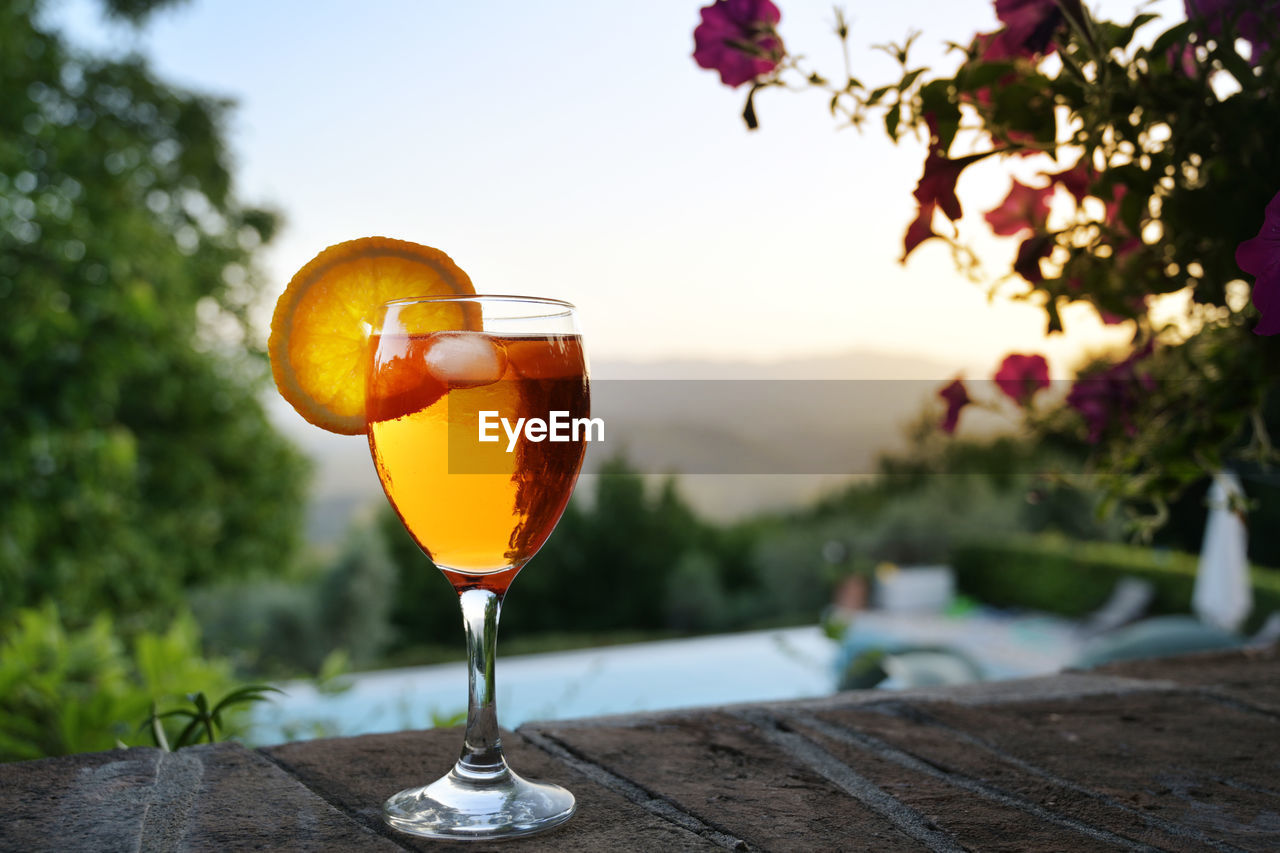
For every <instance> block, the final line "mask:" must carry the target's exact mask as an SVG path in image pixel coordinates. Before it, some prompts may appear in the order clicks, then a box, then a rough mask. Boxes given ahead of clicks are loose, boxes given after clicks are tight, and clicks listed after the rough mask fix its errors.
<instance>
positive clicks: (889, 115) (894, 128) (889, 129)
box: [884, 106, 902, 142]
mask: <svg viewBox="0 0 1280 853" xmlns="http://www.w3.org/2000/svg"><path fill="white" fill-rule="evenodd" d="M901 120H902V110H901V109H899V108H898V107H896V106H895V107H892V108H891V109H888V110H886V111H885V114H884V132H885V133H887V134H889V138H890V139H892V140H893V141H894V142H897V141H898V122H900V121H901Z"/></svg>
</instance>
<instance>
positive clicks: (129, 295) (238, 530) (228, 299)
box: [0, 0, 304, 630]
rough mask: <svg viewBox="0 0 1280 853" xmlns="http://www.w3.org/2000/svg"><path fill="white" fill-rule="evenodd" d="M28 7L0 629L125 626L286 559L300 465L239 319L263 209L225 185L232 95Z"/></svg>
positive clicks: (1, 200)
mask: <svg viewBox="0 0 1280 853" xmlns="http://www.w3.org/2000/svg"><path fill="white" fill-rule="evenodd" d="M134 5H137V4H134ZM40 12H41V4H40V3H39V2H35V0H18V2H12V3H6V4H4V5H3V6H2V7H0V359H2V360H3V363H4V365H5V369H4V370H3V372H0V413H2V415H0V494H3V495H4V511H3V513H0V619H11V618H13V611H14V610H15V609H16V608H19V607H22V606H24V605H28V604H35V603H38V602H40V601H42V600H45V599H56V600H57V601H58V602H59V608H60V611H61V613H62V617H63V618H64V619H66V620H67V621H68V622H69V623H71V624H72V625H84V624H87V623H88V622H89V621H90V620H91V619H92V618H93V617H94V615H95V614H97V613H99V612H103V611H105V612H109V613H114V614H117V615H118V616H119V618H120V623H119V625H118V627H120V628H122V629H125V630H130V629H132V628H133V627H135V626H134V624H133V623H134V622H135V621H137V622H138V623H140V624H144V625H152V626H154V625H157V624H160V623H162V622H163V621H164V620H165V618H166V617H165V616H164V615H163V614H164V610H163V609H162V606H172V605H174V604H175V603H176V602H178V601H179V600H180V597H181V591H182V589H183V588H184V587H186V586H187V585H189V584H192V583H195V582H199V581H207V580H210V579H213V578H219V577H226V576H230V575H245V574H249V573H251V572H255V571H261V572H272V571H276V570H278V568H279V567H281V566H283V565H286V564H287V563H288V561H289V560H290V559H291V557H292V554H293V552H294V549H295V547H296V545H297V531H298V522H299V520H300V515H299V513H300V508H301V487H302V484H303V476H304V466H303V463H302V461H301V459H300V457H299V455H298V454H297V453H296V452H295V451H294V450H293V449H292V447H290V446H289V445H288V444H286V443H285V442H284V441H283V440H282V439H281V438H280V437H279V436H277V434H276V433H275V432H274V431H273V430H272V428H271V427H270V425H269V424H268V423H267V420H266V418H265V417H264V415H263V411H262V406H261V404H260V403H259V400H258V393H259V391H260V390H261V388H262V378H263V377H264V375H265V373H264V364H265V362H264V360H263V359H262V358H261V355H260V353H259V351H258V347H257V342H255V341H254V340H253V339H252V336H250V335H249V334H248V331H247V325H246V318H247V312H248V310H249V307H250V305H251V304H252V303H253V301H254V299H255V298H256V294H257V280H256V277H255V276H256V274H255V269H254V264H253V250H254V248H255V247H257V246H259V245H261V244H262V243H263V242H264V241H266V240H268V239H270V237H271V234H272V232H273V230H274V228H275V217H274V216H273V215H271V214H269V213H267V212H265V211H262V210H257V209H253V208H250V207H246V206H244V205H243V204H241V203H240V202H239V201H238V200H237V199H236V197H235V195H234V193H233V191H232V181H231V176H230V172H229V168H228V158H227V153H226V151H225V147H224V143H223V119H224V115H225V113H226V110H227V109H228V107H229V104H228V103H227V102H225V101H220V100H217V99H214V98H210V97H206V96H201V95H196V94H193V93H189V92H184V91H181V90H179V89H176V88H174V87H172V86H169V85H167V84H165V83H164V82H163V81H160V80H157V79H156V78H155V77H154V76H153V75H152V73H151V72H150V71H149V69H148V68H147V65H146V63H145V62H144V61H143V60H142V59H140V58H138V57H126V58H123V59H102V58H96V57H91V56H86V55H83V54H82V53H80V52H78V51H77V50H75V49H73V48H71V47H70V46H68V45H67V44H66V43H65V42H64V41H63V40H62V39H61V38H60V37H59V36H58V35H57V34H55V33H51V32H48V31H46V30H44V29H42V27H41V24H40V20H41V18H40Z"/></svg>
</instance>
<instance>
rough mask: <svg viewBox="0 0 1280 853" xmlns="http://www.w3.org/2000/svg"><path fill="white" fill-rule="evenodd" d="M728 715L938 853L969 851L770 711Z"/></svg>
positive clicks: (738, 710)
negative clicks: (783, 724) (788, 728)
mask: <svg viewBox="0 0 1280 853" xmlns="http://www.w3.org/2000/svg"><path fill="white" fill-rule="evenodd" d="M728 713H730V714H732V715H733V716H734V717H737V718H738V719H740V720H743V721H744V722H747V723H750V724H751V725H752V726H755V728H756V729H757V730H758V731H759V732H760V733H761V734H762V735H763V736H764V738H765V740H767V741H768V742H769V743H771V744H773V745H774V746H776V747H778V748H779V749H781V750H782V751H783V752H785V753H786V754H787V755H788V756H790V757H791V758H794V759H795V760H797V761H799V762H800V763H801V764H803V765H805V766H806V767H808V768H809V769H810V770H812V771H814V772H815V773H817V774H818V775H820V776H822V777H823V778H824V779H826V780H827V781H828V782H831V783H832V784H833V785H835V786H836V787H838V788H839V789H840V790H842V791H844V792H845V793H846V794H848V795H849V796H851V797H853V798H854V799H855V800H857V801H858V802H860V803H862V804H863V805H864V806H866V807H867V808H869V809H871V810H872V811H873V812H875V813H876V814H878V815H880V816H881V817H883V818H884V819H885V820H887V821H889V823H891V824H893V826H894V827H895V828H896V829H898V830H899V831H900V832H902V833H903V834H905V835H907V836H910V837H911V838H914V839H915V840H916V841H919V842H920V843H921V844H923V845H925V846H926V847H928V848H929V849H930V850H932V851H934V852H935V853H960V851H966V850H968V849H969V848H967V847H964V846H962V845H961V844H959V843H958V842H957V841H956V840H955V838H954V837H952V836H951V835H950V834H948V833H946V832H943V831H942V830H939V829H937V828H935V827H934V826H932V825H931V823H930V821H929V820H928V819H927V818H926V817H925V816H924V815H922V814H920V812H918V811H916V810H915V809H913V808H912V807H911V806H908V805H907V804H906V803H904V802H902V801H901V800H899V799H897V798H896V797H894V796H893V795H892V794H889V793H888V792H886V791H885V790H884V789H883V788H881V787H880V786H879V785H876V784H875V783H874V782H872V781H871V780H869V779H867V778H866V777H865V776H863V775H861V774H860V773H858V772H857V771H856V770H854V769H853V768H852V767H850V766H849V765H847V764H845V763H844V762H843V761H841V760H840V759H838V758H836V757H835V756H834V755H832V754H831V753H830V752H827V750H825V749H823V748H822V747H821V746H820V745H819V744H816V743H814V742H813V741H811V740H809V739H808V738H806V737H805V736H804V735H802V734H800V733H798V732H793V731H785V730H783V729H782V728H781V727H780V726H779V725H778V720H777V719H776V718H775V717H773V716H771V715H769V714H768V713H767V712H764V711H755V710H747V709H737V710H733V711H729V712H728Z"/></svg>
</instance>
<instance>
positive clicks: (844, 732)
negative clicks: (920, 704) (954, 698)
mask: <svg viewBox="0 0 1280 853" xmlns="http://www.w3.org/2000/svg"><path fill="white" fill-rule="evenodd" d="M793 719H794V720H796V721H797V722H799V723H800V724H802V725H805V726H808V727H810V728H812V729H814V730H815V731H817V732H820V733H821V734H823V735H825V736H826V737H829V738H831V739H833V740H836V741H839V742H840V743H844V744H846V745H848V746H852V747H854V748H856V749H860V750H863V751H864V752H869V753H871V754H873V755H876V756H878V757H880V758H883V759H885V760H887V761H891V762H893V763H894V764H897V765H898V766H899V767H905V768H907V769H908V770H913V771H915V772H917V773H921V774H924V775H926V776H931V777H933V778H935V779H939V780H941V781H942V782H945V783H946V784H948V785H950V786H952V787H955V788H960V789H962V790H964V791H968V792H970V793H973V794H978V795H979V796H982V797H986V798H987V799H989V800H992V801H993V802H996V803H999V804H1000V805H1002V806H1006V807H1008V808H1014V809H1017V810H1019V811H1022V812H1025V813H1026V814H1029V815H1031V816H1033V817H1036V818H1039V819H1040V820H1043V821H1048V822H1049V823H1053V824H1056V825H1058V826H1062V827H1065V828H1067V829H1070V830H1073V831H1075V832H1078V833H1080V834H1081V835H1084V836H1086V837H1088V838H1090V839H1092V840H1094V841H1101V842H1105V843H1107V844H1112V845H1116V846H1118V847H1123V848H1124V849H1126V850H1135V851H1142V853H1158V851H1159V849H1160V848H1158V847H1152V846H1151V845H1149V844H1144V843H1142V842H1140V841H1135V840H1134V839H1132V838H1127V837H1125V836H1123V835H1119V834H1117V833H1114V832H1112V831H1111V830H1109V829H1102V828H1101V827H1096V826H1091V825H1089V824H1087V823H1085V822H1084V821H1081V820H1078V819H1076V818H1073V817H1070V816H1068V815H1064V814H1059V813H1058V812H1054V811H1051V810H1049V809H1047V808H1045V807H1044V806H1041V805H1039V804H1038V803H1033V802H1031V801H1030V800H1026V799H1024V798H1022V797H1019V796H1017V795H1015V794H1012V793H1009V792H1008V791H1004V790H1001V789H1000V788H997V787H996V786H994V785H989V784H987V783H986V782H983V781H981V780H979V779H975V778H974V777H972V776H968V775H965V774H963V773H956V772H954V771H944V770H942V769H941V768H939V767H937V766H935V765H933V764H931V763H930V762H928V761H926V760H924V759H922V758H919V757H917V756H915V755H912V754H911V753H909V752H906V751H904V750H901V749H898V748H897V747H895V746H891V745H890V744H888V743H885V742H884V741H882V740H880V739H879V738H875V737H872V736H871V735H866V734H862V733H861V732H854V731H851V730H849V729H845V728H841V727H839V726H835V725H832V724H830V723H826V722H824V721H822V720H820V719H818V718H817V717H813V716H810V715H808V714H796V715H795V716H794V717H793ZM775 722H777V723H778V724H781V723H782V721H781V720H777V721H775ZM801 737H803V735H801ZM806 739H807V738H806Z"/></svg>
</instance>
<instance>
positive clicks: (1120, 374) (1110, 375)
mask: <svg viewBox="0 0 1280 853" xmlns="http://www.w3.org/2000/svg"><path fill="white" fill-rule="evenodd" d="M1151 351H1152V346H1151V344H1150V343H1148V344H1147V345H1146V346H1144V347H1142V348H1141V349H1138V350H1135V351H1134V352H1133V353H1132V354H1131V355H1130V356H1129V357H1128V358H1126V359H1125V360H1124V361H1121V362H1117V363H1116V364H1113V365H1111V366H1110V367H1108V368H1105V369H1103V370H1100V371H1098V372H1097V373H1093V374H1091V375H1089V376H1078V377H1076V381H1075V382H1074V383H1073V384H1072V385H1071V391H1070V393H1068V394H1067V405H1068V406H1070V407H1071V408H1073V409H1075V410H1076V411H1077V412H1079V413H1080V415H1081V417H1083V418H1084V421H1085V424H1086V425H1087V426H1088V428H1089V436H1088V441H1089V443H1090V444H1097V443H1098V442H1099V441H1101V440H1102V434H1103V433H1104V432H1105V431H1106V429H1107V427H1108V426H1110V425H1111V423H1112V422H1113V421H1118V422H1119V424H1120V426H1121V428H1122V429H1123V430H1124V431H1125V433H1126V434H1127V435H1134V434H1135V433H1136V432H1137V428H1136V427H1135V426H1134V424H1133V410H1134V408H1135V407H1136V406H1137V404H1138V399H1139V398H1138V394H1139V392H1140V391H1145V392H1150V391H1151V390H1153V389H1154V388H1155V380H1153V379H1152V378H1151V376H1150V374H1143V375H1141V376H1139V375H1138V372H1137V369H1136V365H1137V362H1139V361H1141V360H1143V359H1144V358H1146V357H1147V356H1149V355H1151Z"/></svg>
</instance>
